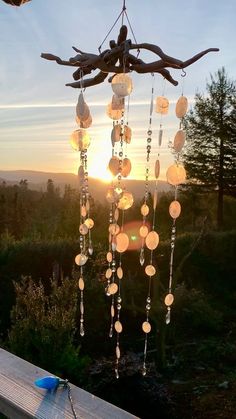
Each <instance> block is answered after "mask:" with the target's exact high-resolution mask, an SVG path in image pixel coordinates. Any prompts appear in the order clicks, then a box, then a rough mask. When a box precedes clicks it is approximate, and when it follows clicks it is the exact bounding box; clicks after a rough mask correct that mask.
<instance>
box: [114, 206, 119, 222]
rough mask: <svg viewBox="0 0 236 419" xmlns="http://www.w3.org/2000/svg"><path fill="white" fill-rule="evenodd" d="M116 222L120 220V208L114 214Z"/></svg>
mask: <svg viewBox="0 0 236 419" xmlns="http://www.w3.org/2000/svg"><path fill="white" fill-rule="evenodd" d="M114 220H115V221H118V220H119V210H118V208H116V209H115V212H114Z"/></svg>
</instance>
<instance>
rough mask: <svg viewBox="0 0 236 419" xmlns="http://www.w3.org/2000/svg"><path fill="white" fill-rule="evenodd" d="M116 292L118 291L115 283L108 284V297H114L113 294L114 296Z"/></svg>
mask: <svg viewBox="0 0 236 419" xmlns="http://www.w3.org/2000/svg"><path fill="white" fill-rule="evenodd" d="M117 291H118V285H117V284H116V283H115V282H113V283H112V284H110V285H109V286H108V293H109V294H110V295H114V294H116V293H117Z"/></svg>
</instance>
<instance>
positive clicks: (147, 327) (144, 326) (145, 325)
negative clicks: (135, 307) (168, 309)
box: [142, 322, 151, 333]
mask: <svg viewBox="0 0 236 419" xmlns="http://www.w3.org/2000/svg"><path fill="white" fill-rule="evenodd" d="M142 329H143V331H144V333H150V332H151V325H150V323H149V322H143V324H142Z"/></svg>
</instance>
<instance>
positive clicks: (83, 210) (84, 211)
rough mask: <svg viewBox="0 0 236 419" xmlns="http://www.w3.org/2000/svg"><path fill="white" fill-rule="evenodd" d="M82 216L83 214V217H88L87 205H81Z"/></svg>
mask: <svg viewBox="0 0 236 419" xmlns="http://www.w3.org/2000/svg"><path fill="white" fill-rule="evenodd" d="M80 214H81V217H86V215H87V210H86V206H85V205H81V208H80Z"/></svg>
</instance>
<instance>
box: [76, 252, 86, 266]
mask: <svg viewBox="0 0 236 419" xmlns="http://www.w3.org/2000/svg"><path fill="white" fill-rule="evenodd" d="M87 260H88V256H86V255H84V254H83V253H79V254H78V255H77V256H75V263H76V265H78V266H83V265H85V263H86V262H87Z"/></svg>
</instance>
